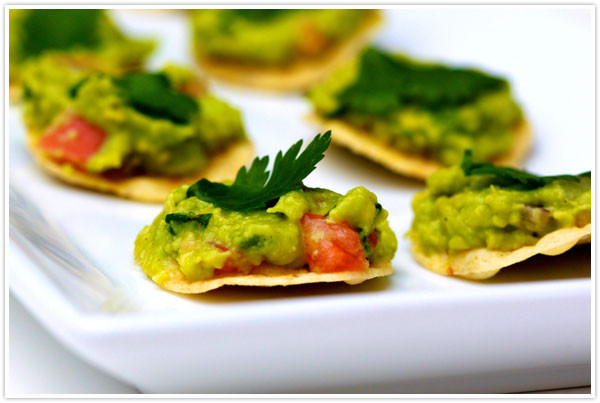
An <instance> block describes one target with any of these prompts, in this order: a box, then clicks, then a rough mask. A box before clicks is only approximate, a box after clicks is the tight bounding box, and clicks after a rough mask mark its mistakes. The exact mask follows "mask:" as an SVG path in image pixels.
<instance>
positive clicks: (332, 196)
mask: <svg viewBox="0 0 600 403" xmlns="http://www.w3.org/2000/svg"><path fill="white" fill-rule="evenodd" d="M330 143H331V133H330V132H327V133H325V134H322V135H321V134H320V135H317V136H316V137H315V138H314V139H313V140H312V141H311V143H310V144H308V145H307V146H306V148H305V149H304V151H303V152H302V153H300V149H301V147H302V140H300V141H298V142H297V143H296V144H294V145H292V147H290V148H289V149H288V150H287V151H286V152H285V153H283V152H279V153H278V154H277V157H276V158H275V162H274V164H273V168H272V170H271V171H269V170H267V166H268V164H269V157H268V156H267V157H262V158H256V159H255V160H254V161H253V162H252V165H251V166H250V168H249V169H246V168H245V167H243V168H240V170H239V171H238V173H237V176H236V178H235V180H234V181H233V182H232V183H227V184H225V183H218V182H211V181H208V180H206V179H201V180H199V181H198V182H196V183H195V184H193V185H191V186H188V185H184V186H181V187H179V188H177V189H175V190H173V191H172V192H171V193H170V194H169V196H168V197H167V201H166V203H165V208H164V209H163V211H162V213H160V214H159V215H158V217H156V219H155V220H154V222H153V223H152V225H150V226H147V227H145V228H144V229H143V230H142V231H141V232H140V233H139V235H138V237H137V239H136V242H135V251H134V254H135V258H136V261H137V263H138V264H140V265H141V266H142V268H143V270H144V272H145V273H146V274H147V275H148V276H149V277H151V278H152V280H153V281H155V282H156V283H158V284H164V283H165V282H167V281H169V280H170V279H171V278H172V277H173V276H174V275H176V274H174V273H183V275H184V276H185V278H186V279H187V280H189V281H196V280H204V279H209V278H211V277H213V276H221V275H230V274H250V273H251V272H252V270H253V269H255V268H256V269H260V268H261V267H262V266H264V265H268V266H278V267H280V268H281V267H283V268H291V269H300V268H302V269H308V270H310V271H313V272H316V273H335V272H346V271H356V272H364V271H366V270H367V269H368V268H369V267H370V266H371V263H374V264H377V263H379V262H382V263H387V264H389V261H390V260H391V259H392V257H393V256H394V253H395V252H396V247H397V241H396V237H395V235H394V233H393V232H392V231H391V229H390V227H389V225H388V222H387V211H385V210H384V209H383V208H382V206H381V205H380V204H379V203H378V202H377V197H376V196H375V195H374V194H373V193H371V192H369V191H368V190H367V189H365V188H364V187H362V186H361V187H357V188H354V189H352V190H350V191H349V192H348V193H346V195H344V196H342V195H340V194H338V193H335V192H333V191H331V190H327V189H317V188H308V187H305V186H304V185H303V184H302V180H303V179H304V178H305V177H306V176H308V175H309V174H310V173H311V172H312V171H313V170H314V169H315V167H316V164H317V163H318V162H319V161H320V160H321V159H322V158H323V157H324V152H325V150H326V149H327V147H329V144H330Z"/></svg>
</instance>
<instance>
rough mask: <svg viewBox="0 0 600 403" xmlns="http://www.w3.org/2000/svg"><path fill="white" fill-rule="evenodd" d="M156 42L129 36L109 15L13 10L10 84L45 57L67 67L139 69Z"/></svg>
mask: <svg viewBox="0 0 600 403" xmlns="http://www.w3.org/2000/svg"><path fill="white" fill-rule="evenodd" d="M154 46H155V45H154V42H153V41H149V40H134V39H131V38H129V37H127V36H126V35H125V34H123V33H122V32H121V31H120V30H119V29H118V28H117V27H116V26H115V25H114V23H113V22H112V20H111V19H110V18H109V16H108V14H107V13H106V11H104V10H92V9H54V10H53V9H28V10H24V9H13V10H9V69H10V73H9V74H10V81H11V83H13V82H19V81H20V80H21V78H22V76H21V73H22V69H23V68H24V66H25V65H26V64H27V63H28V62H30V61H31V60H35V59H37V58H38V57H40V56H43V55H53V56H54V57H56V58H57V60H61V61H62V63H63V64H64V65H77V66H79V67H80V68H82V69H91V70H96V71H103V72H107V73H117V72H121V71H124V70H131V69H135V68H139V67H140V66H141V65H142V64H143V62H144V60H145V59H146V58H147V57H148V55H149V54H150V53H151V52H152V50H153V49H154Z"/></svg>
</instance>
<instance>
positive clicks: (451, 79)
mask: <svg viewBox="0 0 600 403" xmlns="http://www.w3.org/2000/svg"><path fill="white" fill-rule="evenodd" d="M358 69H359V72H358V76H357V78H356V80H355V81H354V83H352V84H351V85H350V86H348V87H346V88H345V89H344V90H342V92H340V93H339V94H338V101H339V106H338V109H337V110H336V111H335V112H334V113H333V114H340V113H345V112H352V111H354V112H357V113H366V114H374V115H385V114H387V113H389V112H392V111H394V110H396V109H398V108H399V107H406V106H411V105H418V106H422V107H425V108H428V109H438V108H442V107H450V106H456V105H462V104H465V103H468V102H470V101H472V100H473V99H475V98H477V97H478V96H480V95H481V94H483V93H486V92H490V91H495V90H499V89H502V88H505V87H506V86H507V85H508V84H507V82H506V81H505V80H504V79H501V78H497V77H492V76H490V75H487V74H485V73H483V72H481V71H478V70H473V69H459V68H450V67H446V66H442V65H428V64H419V63H415V62H413V61H410V60H406V59H401V58H397V57H393V56H391V55H389V54H387V53H384V52H382V51H381V50H378V49H376V48H368V49H366V50H365V51H364V52H363V53H362V54H361V56H360V60H359V67H358Z"/></svg>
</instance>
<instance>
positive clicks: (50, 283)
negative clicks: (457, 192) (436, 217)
mask: <svg viewBox="0 0 600 403" xmlns="http://www.w3.org/2000/svg"><path fill="white" fill-rule="evenodd" d="M116 17H117V18H118V20H119V22H120V23H122V24H123V25H124V26H125V27H126V28H127V29H128V30H130V31H131V32H134V33H136V34H138V33H139V34H150V35H152V36H155V37H157V38H160V39H161V40H162V41H163V42H162V44H161V47H160V49H159V50H158V52H157V54H156V57H155V58H154V59H153V60H152V65H153V66H154V67H158V66H160V65H161V64H162V63H164V62H165V61H175V62H182V63H191V62H192V61H191V58H190V56H189V48H190V46H189V41H188V37H187V35H188V32H189V28H188V26H187V25H186V22H185V19H184V15H183V14H177V13H167V14H164V15H163V14H160V13H141V12H134V11H125V10H122V11H119V12H117V13H116ZM386 17H387V18H386V19H387V23H386V25H385V26H384V27H383V29H382V30H381V32H380V33H379V35H378V37H377V40H376V42H377V43H378V44H379V45H381V46H384V47H387V48H393V49H397V50H400V51H404V52H407V53H410V54H413V55H415V56H419V57H424V58H429V59H438V60H444V61H448V62H452V63H456V64H468V65H472V66H477V67H482V68H486V69H489V70H491V71H493V72H497V73H499V74H502V75H504V76H506V77H508V78H509V79H510V80H511V82H512V84H513V88H514V91H515V94H516V96H517V98H518V99H519V100H520V101H521V102H522V104H523V106H524V108H525V110H526V113H527V115H528V117H529V119H530V121H531V122H532V124H533V127H534V129H535V148H534V150H533V152H532V154H531V156H530V158H529V159H528V161H527V164H526V165H527V168H528V169H530V170H532V171H534V172H539V173H544V174H554V173H577V172H582V171H586V170H589V169H590V168H591V167H593V166H594V151H593V150H594V106H595V104H594V39H593V38H594V37H593V33H594V19H593V18H594V9H593V6H587V7H581V6H578V7H575V6H570V7H555V6H553V7H540V6H502V7H500V6H405V7H398V8H396V9H394V10H390V11H388V12H387V13H386ZM213 90H214V92H216V93H217V94H218V95H219V96H221V97H222V98H224V99H226V100H228V101H229V102H231V103H232V104H233V105H236V106H238V107H239V108H241V110H242V111H243V114H244V118H245V122H246V125H247V129H248V132H249V134H250V136H251V138H252V140H253V141H254V143H255V145H256V148H257V153H258V154H259V155H265V154H269V155H271V156H274V155H275V153H276V152H277V151H278V150H279V149H286V148H287V147H288V146H289V145H291V144H292V143H293V142H295V141H297V140H298V139H299V138H304V139H310V138H312V136H314V135H315V134H316V133H317V129H315V128H314V127H310V126H309V125H307V124H306V123H305V122H303V120H302V117H303V116H304V114H305V113H306V112H307V111H308V110H309V106H308V104H307V102H305V101H304V100H303V98H302V97H301V96H299V95H289V96H281V95H273V94H259V93H255V92H251V91H244V90H240V89H234V88H230V87H227V86H224V85H214V86H213ZM8 118H9V136H10V137H9V138H10V140H9V141H10V145H9V150H10V151H9V152H10V162H9V183H10V187H11V189H10V224H11V227H10V237H11V241H10V249H9V264H8V268H9V282H10V288H11V291H12V292H14V294H15V295H16V296H17V297H18V298H19V299H20V300H21V301H22V302H23V304H24V305H25V306H26V307H27V308H28V309H29V310H30V311H31V312H32V313H33V314H34V315H35V316H36V317H37V318H38V319H39V320H40V321H41V322H42V323H43V324H44V326H46V327H47V328H48V329H49V330H50V331H51V332H52V333H53V334H54V335H55V336H57V338H58V339H59V340H61V341H62V342H63V343H64V344H65V345H66V346H67V347H69V348H71V349H72V350H73V351H75V352H76V353H77V354H79V355H80V356H81V357H83V358H84V359H86V360H88V361H90V362H92V363H93V364H95V365H97V366H98V367H100V368H102V369H104V370H106V371H108V372H109V373H111V374H113V375H115V376H117V377H119V378H120V379H123V380H126V381H128V382H130V383H132V384H134V385H135V386H137V387H138V388H140V389H141V390H142V391H146V392H189V393H210V392H229V393H240V392H241V393H243V392H265V393H266V392H280V393H285V392H317V391H318V392H324V391H325V392H335V391H336V390H338V389H337V388H339V387H345V389H344V390H346V391H347V390H349V389H348V387H355V389H356V391H363V392H364V391H371V392H374V393H381V392H397V393H423V392H428V393H438V392H480V393H485V392H512V391H522V390H533V389H544V388H553V387H554V388H558V387H568V386H577V385H587V384H589V382H590V348H591V339H590V330H591V326H590V320H591V315H590V308H591V282H590V248H589V247H588V246H584V247H579V248H576V249H575V250H573V251H571V252H569V253H567V254H565V255H562V256H559V257H556V258H549V257H536V258H533V259H531V260H529V261H527V262H525V263H521V264H518V265H516V266H514V267H512V268H508V269H505V270H503V271H502V272H501V273H500V274H499V275H498V276H496V277H495V278H493V279H491V280H489V281H482V282H471V281H465V280H460V279H454V278H446V277H442V276H438V275H436V274H433V273H431V272H429V271H427V270H425V269H423V268H421V267H420V266H419V265H417V264H416V263H415V262H414V261H413V259H412V257H411V255H410V252H409V245H408V242H407V241H406V240H405V239H404V238H403V237H402V236H403V234H404V233H405V232H406V231H407V230H408V228H409V226H410V222H411V219H412V212H411V210H410V200H411V199H412V197H413V195H414V194H415V192H416V191H419V190H420V189H422V184H420V183H419V182H416V181H412V180H408V179H405V178H402V177H399V176H396V175H393V174H391V173H389V172H387V171H385V170H384V169H382V168H380V167H379V166H377V165H375V164H373V163H370V162H369V161H366V160H364V159H362V158H359V157H356V156H354V155H352V154H350V153H348V152H346V151H344V150H341V149H338V148H335V147H332V148H331V149H330V150H329V151H328V152H327V156H326V158H325V160H324V161H323V162H322V163H321V164H319V166H318V168H317V170H316V171H315V172H314V173H313V174H311V176H310V177H309V178H308V179H307V181H306V183H307V185H309V186H320V187H327V188H331V189H333V190H336V191H338V192H340V193H345V192H346V191H347V190H349V189H351V188H352V187H354V186H358V185H364V186H366V187H368V188H369V189H370V190H372V191H373V192H375V193H376V194H377V195H378V197H379V201H380V202H381V203H382V204H383V206H384V207H385V208H387V209H388V210H389V212H390V223H391V226H392V228H393V229H394V231H395V232H396V234H397V235H398V237H399V241H400V244H399V249H398V252H397V254H396V257H395V258H394V261H393V265H394V269H395V273H394V274H393V275H392V276H390V277H389V278H384V279H376V280H373V281H369V282H366V283H363V284H361V285H357V286H349V285H345V284H321V285H306V286H297V287H288V288H274V289H256V288H241V287H238V288H225V289H220V290H216V291H213V292H210V293H208V294H205V295H199V296H181V295H176V294H172V293H169V292H166V291H164V290H161V289H160V288H158V287H157V286H156V285H155V284H154V283H152V282H151V281H150V280H149V279H148V278H147V277H146V276H145V275H144V274H143V273H142V271H141V270H140V269H139V268H138V267H136V266H135V265H134V264H133V257H132V254H133V252H132V250H133V242H134V239H135V237H136V235H137V233H138V232H139V231H140V229H141V228H142V227H143V226H144V225H146V224H149V223H150V222H151V221H152V219H153V218H154V217H155V216H156V215H157V214H158V213H159V211H160V210H161V206H160V205H151V204H143V203H136V202H132V201H127V200H121V199H118V198H115V197H112V196H107V195H102V194H97V193H94V192H90V191H86V190H81V189H77V188H73V187H70V186H67V185H64V184H62V183H60V182H58V181H56V180H54V179H52V178H51V177H49V176H47V175H46V174H45V173H44V172H42V171H41V170H40V169H39V168H38V167H37V166H36V165H35V163H34V161H33V160H32V158H31V156H30V155H29V154H28V152H27V150H26V147H25V144H24V132H23V127H22V124H21V121H20V116H19V111H18V110H15V109H11V110H10V111H9V115H8ZM13 359H15V357H13Z"/></svg>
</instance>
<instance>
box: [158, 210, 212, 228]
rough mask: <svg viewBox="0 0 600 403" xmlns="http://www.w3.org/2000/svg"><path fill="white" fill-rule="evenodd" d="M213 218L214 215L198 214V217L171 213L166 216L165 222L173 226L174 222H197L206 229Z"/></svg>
mask: <svg viewBox="0 0 600 403" xmlns="http://www.w3.org/2000/svg"><path fill="white" fill-rule="evenodd" d="M211 218H212V213H207V214H198V215H190V214H181V213H171V214H167V215H166V216H165V222H166V223H167V224H171V223H172V222H181V223H184V222H190V221H196V222H197V223H198V224H199V225H200V226H201V227H202V228H206V227H207V226H208V223H209V222H210V219H211Z"/></svg>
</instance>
